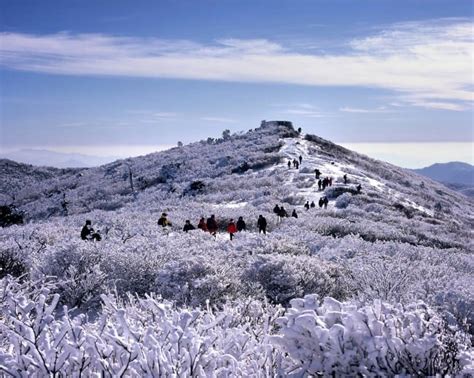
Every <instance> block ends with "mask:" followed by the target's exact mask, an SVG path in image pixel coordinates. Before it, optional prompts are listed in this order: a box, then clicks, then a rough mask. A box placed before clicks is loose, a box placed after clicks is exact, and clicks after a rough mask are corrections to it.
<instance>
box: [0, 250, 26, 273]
mask: <svg viewBox="0 0 474 378" xmlns="http://www.w3.org/2000/svg"><path fill="white" fill-rule="evenodd" d="M27 271H28V268H27V256H26V255H25V254H24V252H23V251H22V250H21V249H18V248H2V249H0V278H3V277H5V276H7V275H11V276H14V277H19V276H21V275H23V274H25V273H27Z"/></svg>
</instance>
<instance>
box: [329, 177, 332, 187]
mask: <svg viewBox="0 0 474 378" xmlns="http://www.w3.org/2000/svg"><path fill="white" fill-rule="evenodd" d="M328 184H329V186H332V177H329V179H328Z"/></svg>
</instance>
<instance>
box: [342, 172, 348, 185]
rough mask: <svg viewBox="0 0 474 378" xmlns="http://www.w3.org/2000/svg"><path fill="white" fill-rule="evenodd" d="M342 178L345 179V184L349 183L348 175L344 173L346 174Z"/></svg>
mask: <svg viewBox="0 0 474 378" xmlns="http://www.w3.org/2000/svg"><path fill="white" fill-rule="evenodd" d="M342 178H343V179H344V184H347V175H346V174H344V176H342Z"/></svg>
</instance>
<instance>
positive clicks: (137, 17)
mask: <svg viewBox="0 0 474 378" xmlns="http://www.w3.org/2000/svg"><path fill="white" fill-rule="evenodd" d="M0 17H1V18H0V26H1V32H2V36H1V42H0V55H1V60H0V75H1V76H0V80H1V93H0V96H1V97H0V101H1V103H0V105H1V130H0V144H1V146H0V147H1V148H2V149H3V150H8V149H15V148H23V147H29V148H31V147H41V148H50V149H56V150H62V151H73V150H74V151H75V152H86V153H87V152H91V153H96V154H97V153H100V152H101V151H102V152H103V153H105V152H106V153H107V154H109V155H114V153H113V152H114V148H115V149H118V148H119V146H120V151H122V150H123V151H124V152H123V153H124V154H127V148H128V151H129V152H128V153H129V154H136V153H137V151H139V152H141V151H143V152H148V150H149V149H150V148H151V146H160V145H174V144H176V142H177V141H178V140H181V141H183V142H191V141H195V140H199V139H203V138H206V137H207V136H217V135H219V134H220V133H221V132H222V130H224V129H227V128H228V129H230V130H232V131H240V130H247V129H250V128H254V127H256V126H258V124H259V123H260V120H262V119H267V120H269V119H288V120H291V121H293V122H294V123H295V124H296V125H298V126H301V127H302V128H303V129H304V130H305V131H307V132H311V133H315V134H318V135H320V136H322V137H325V138H328V139H331V140H333V141H335V142H345V143H363V142H379V143H393V142H403V143H407V142H425V143H428V142H437V143H440V142H441V143H444V142H464V143H466V142H467V143H471V142H472V139H473V118H472V117H473V113H472V99H473V95H472V93H473V92H472V89H473V82H472V74H473V72H472V65H473V62H472V54H473V36H472V21H473V9H472V2H471V1H463V0H459V1H454V2H453V1H439V0H430V1H419V0H418V1H417V0H413V1H384V0H376V1H338V0H328V1H320V0H313V1H300V0H291V1H277V0H273V1H257V0H254V1H226V0H215V1H179V0H173V1H171V0H170V1H134V2H132V1H113V2H112V1H100V2H97V1H49V0H44V1H33V0H32V1H22V0H3V1H2V12H1V16H0ZM451 145H452V143H451ZM147 146H148V148H147ZM465 146H466V144H465ZM468 146H469V145H468ZM471 146H472V145H471ZM94 147H95V150H94ZM468 148H469V147H468ZM455 150H456V149H454V150H453V152H455ZM132 151H133V152H132ZM468 155H469V152H467V153H466V152H464V157H463V158H458V157H457V156H454V155H453V159H452V160H459V159H461V160H469V156H468ZM470 155H471V161H472V152H471V154H470ZM466 156H467V157H466ZM433 159H434V160H435V161H436V156H435V155H434V156H433Z"/></svg>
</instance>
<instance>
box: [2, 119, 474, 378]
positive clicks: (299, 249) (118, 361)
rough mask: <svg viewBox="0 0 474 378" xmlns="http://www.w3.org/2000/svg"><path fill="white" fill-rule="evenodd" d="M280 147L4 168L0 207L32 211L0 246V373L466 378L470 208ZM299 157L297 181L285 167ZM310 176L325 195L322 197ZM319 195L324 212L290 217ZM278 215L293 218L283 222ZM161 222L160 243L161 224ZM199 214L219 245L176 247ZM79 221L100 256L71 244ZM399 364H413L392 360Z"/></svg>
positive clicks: (231, 140) (258, 136)
mask: <svg viewBox="0 0 474 378" xmlns="http://www.w3.org/2000/svg"><path fill="white" fill-rule="evenodd" d="M280 131H282V130H279V129H278V128H276V127H275V126H274V127H267V128H263V129H261V128H260V129H256V130H253V131H251V132H249V133H247V134H242V135H235V136H231V137H229V136H227V139H226V140H223V139H212V138H211V140H206V141H201V142H198V143H195V144H192V145H189V146H183V147H181V148H179V149H172V150H170V151H165V152H162V153H158V154H152V155H148V156H144V157H140V158H136V159H128V160H127V161H118V162H115V163H113V164H110V165H107V166H104V167H100V168H95V169H90V170H84V171H81V172H80V175H79V174H78V171H75V170H69V171H64V172H63V171H60V170H52V169H47V168H42V169H34V168H31V167H30V168H25V167H22V166H20V165H11V166H10V165H8V166H5V167H4V168H3V171H2V170H1V169H0V173H2V172H3V176H2V178H5V179H4V180H0V188H1V189H2V190H1V192H2V193H12V195H11V196H9V197H7V196H6V195H5V196H4V197H0V198H6V199H5V200H4V201H5V203H10V202H6V201H15V205H16V206H17V208H18V209H19V210H20V211H27V212H28V213H27V214H26V215H25V221H26V224H23V225H13V226H11V227H6V228H3V229H2V231H1V233H0V268H1V269H3V270H0V278H1V280H0V371H2V372H3V373H5V372H6V374H10V373H11V375H13V376H27V375H31V376H35V375H36V376H48V375H54V373H51V372H52V370H54V367H55V366H56V367H57V368H58V371H59V372H58V374H59V375H65V376H75V375H77V374H76V373H77V371H78V370H80V368H81V361H84V363H85V364H87V366H85V367H84V366H83V368H84V369H83V374H84V375H87V376H99V375H106V376H116V375H117V376H118V375H120V374H122V373H123V374H124V375H125V376H160V375H170V376H216V377H217V376H287V375H293V376H294V375H297V376H311V375H313V376H316V375H336V376H357V375H364V376H386V375H394V374H399V375H402V376H403V375H408V374H418V375H436V374H439V375H451V376H456V375H462V373H466V374H467V373H469V372H472V369H473V363H472V356H473V352H472V347H471V345H470V341H469V337H471V336H472V334H474V314H473V312H472V311H471V309H472V308H473V306H474V295H473V293H474V288H473V286H472V285H473V282H474V281H473V280H472V272H473V271H474V265H473V264H474V261H473V258H472V250H473V244H472V237H471V236H472V230H471V224H472V223H470V222H471V221H472V219H473V217H472V215H473V214H474V212H473V205H472V204H470V203H469V202H468V201H467V200H465V199H463V198H462V197H460V196H458V195H457V194H454V193H452V192H450V191H449V190H447V189H442V188H441V187H440V186H437V184H436V183H429V182H425V183H424V186H422V187H421V186H420V183H421V180H419V179H418V177H417V176H416V175H414V174H413V173H407V172H405V171H404V170H402V169H399V168H397V167H393V166H390V165H388V164H385V163H383V162H376V161H373V160H370V159H369V158H366V157H363V156H360V155H357V154H354V153H352V152H350V151H347V150H338V149H337V147H336V146H334V145H331V144H329V142H328V143H325V142H320V141H319V140H318V139H314V140H316V141H314V140H313V141H309V140H305V139H304V135H303V136H297V135H295V133H294V132H290V131H291V130H289V129H284V130H283V134H285V136H282V133H281V132H280ZM300 155H301V156H302V157H303V161H302V164H301V167H300V169H299V170H296V169H294V168H291V169H288V167H287V165H286V163H287V161H288V159H291V160H293V159H294V158H298V157H299V156H300ZM280 157H282V158H283V160H280V159H279V158H280ZM129 167H130V170H129ZM242 167H244V168H245V169H242ZM0 168H2V166H1V165H0ZM315 168H318V169H319V170H320V171H321V172H322V177H325V176H332V177H333V179H334V184H333V186H332V187H331V188H329V189H327V190H326V191H325V192H322V191H320V192H318V188H317V181H316V180H315V177H314V169H315ZM130 172H132V183H133V184H134V192H133V194H132V190H131V187H130ZM344 174H347V175H348V178H349V184H348V185H345V184H344V183H343V180H342V176H343V175H344ZM424 181H426V180H424ZM357 183H361V185H362V191H361V193H360V194H358V193H356V192H354V190H353V189H354V188H355V185H356V184H357ZM336 189H337V190H336ZM331 191H332V194H333V196H331V198H330V203H329V206H328V209H319V207H317V208H316V209H310V210H309V211H306V210H305V209H304V208H303V203H304V202H305V201H306V200H309V201H312V200H313V201H315V202H317V201H318V200H319V197H320V196H322V195H328V196H329V194H331ZM344 191H345V192H344ZM342 192H343V193H342ZM341 193H342V194H341ZM13 194H14V195H15V196H14V197H13ZM2 195H3V194H2ZM64 199H66V200H67V202H68V206H67V207H68V211H67V212H64V211H63V209H62V206H61V203H62V202H61V201H63V200H64ZM302 201H303V202H302ZM276 203H279V204H282V205H284V206H285V208H286V210H287V211H288V212H289V213H291V211H292V210H293V209H295V210H297V211H298V214H299V218H298V219H295V218H291V217H290V218H285V219H282V220H281V221H280V222H278V220H277V217H276V216H275V215H274V214H273V212H272V208H273V206H274V205H275V204H276ZM435 205H436V206H435ZM438 208H440V209H441V210H436V209H438ZM407 210H410V211H407ZM411 210H413V211H411ZM415 210H416V211H415ZM163 211H166V212H167V213H168V217H169V219H170V221H171V222H172V224H173V226H171V227H169V228H166V229H163V228H161V227H158V226H157V220H158V217H159V215H160V214H161V213H162V212H163ZM211 214H215V215H216V219H217V222H218V224H219V232H218V233H217V235H216V237H215V238H214V237H213V236H212V235H210V234H209V233H206V232H202V231H201V230H194V231H190V232H189V233H184V232H183V231H182V227H183V225H184V222H185V220H187V219H190V220H191V223H192V224H193V225H195V226H196V225H197V221H198V220H199V219H200V217H201V216H204V217H208V216H209V215H211ZM260 214H263V215H264V216H265V217H266V218H267V221H268V234H267V235H266V236H265V235H261V234H258V230H257V226H256V222H257V218H258V216H259V215H260ZM239 216H243V217H244V219H245V221H246V223H247V228H248V231H247V232H240V233H237V234H236V235H235V239H234V240H233V241H230V240H229V239H230V237H229V234H228V233H227V232H226V231H225V227H226V225H227V223H228V221H229V219H230V218H234V220H236V219H237V218H238V217H239ZM85 219H91V220H92V222H93V226H94V227H95V228H96V229H101V230H102V235H103V240H102V241H101V242H99V243H96V242H84V241H82V240H80V239H79V237H78V235H79V231H80V229H81V227H82V225H83V224H84V221H85ZM454 223H456V224H454ZM6 273H9V274H12V275H14V276H23V277H28V278H27V279H23V280H17V279H14V278H11V277H7V276H6ZM25 274H27V276H24V275H25ZM107 293H113V295H112V294H107ZM58 301H59V302H58ZM421 301H423V303H422V302H421ZM460 324H461V325H462V328H461V327H460V326H459V325H460ZM469 327H470V328H469ZM33 330H34V331H35V332H33ZM38 330H40V331H42V332H40V333H38ZM35 335H36V336H35ZM35 337H36V338H37V339H36V340H33V339H34V338H35ZM32 340H33V341H34V342H33V344H32V343H31V341H32ZM33 345H34V347H33ZM408 352H410V353H412V354H413V356H415V357H416V358H415V361H411V362H410V361H408V362H407V360H406V359H403V358H399V357H396V356H402V355H405V354H406V353H408ZM445 353H448V354H449V353H453V355H447V354H445ZM104 356H105V357H104ZM107 356H108V357H107ZM388 356H391V357H390V358H392V357H393V359H394V360H393V361H392V360H391V361H392V362H393V366H397V369H398V370H396V371H395V372H394V371H392V370H390V369H389V367H387V366H386V365H385V362H386V361H387V358H389V357H388ZM446 361H457V362H456V363H455V364H453V365H451V366H447V365H446V363H445V362H446ZM458 362H459V363H458ZM58 363H59V365H55V364H58ZM417 363H419V364H420V365H419V366H418V365H416V364H417ZM457 363H458V365H456V364H457ZM415 365H416V366H415ZM423 366H426V367H431V368H432V370H429V369H431V368H426V369H428V370H422V369H424V368H423ZM2 369H3V370H2ZM417 369H418V370H417ZM469 369H470V370H469ZM58 374H56V375H58Z"/></svg>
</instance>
